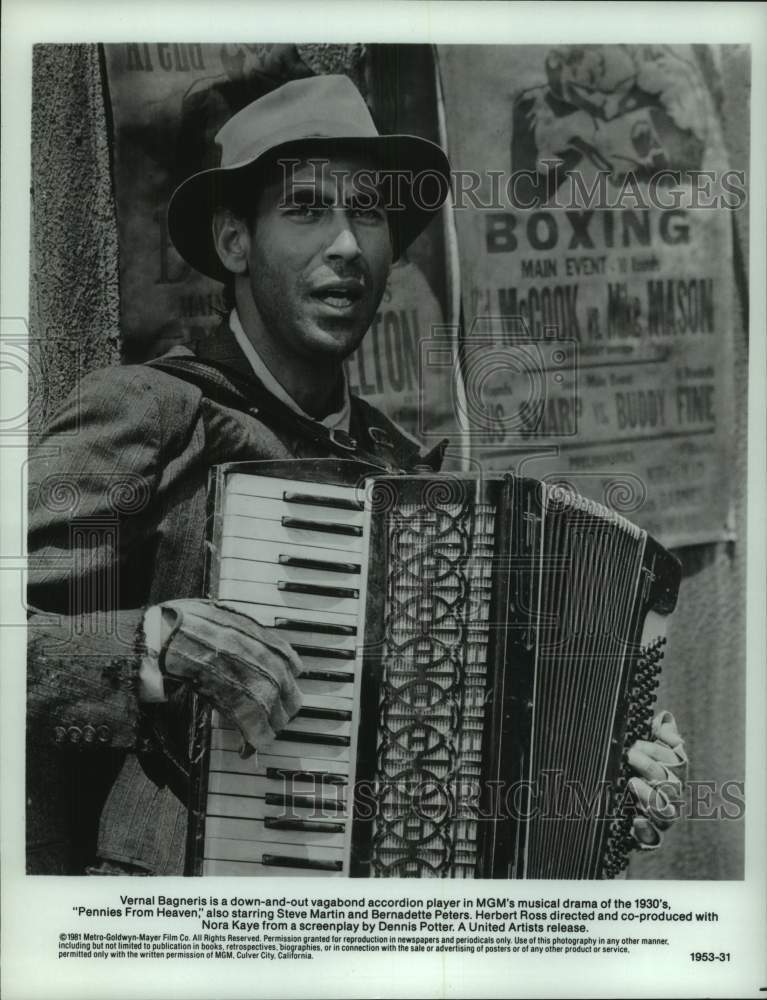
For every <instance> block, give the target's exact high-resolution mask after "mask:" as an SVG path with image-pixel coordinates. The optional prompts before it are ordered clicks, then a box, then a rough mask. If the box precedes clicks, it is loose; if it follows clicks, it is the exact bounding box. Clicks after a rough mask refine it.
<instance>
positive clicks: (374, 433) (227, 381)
mask: <svg viewBox="0 0 767 1000" xmlns="http://www.w3.org/2000/svg"><path fill="white" fill-rule="evenodd" d="M147 364H148V365H150V366H151V367H152V368H158V369H159V370H160V371H164V372H166V373H167V374H169V375H174V376H176V378H180V379H183V380H184V381H185V382H189V383H190V384H192V385H195V386H196V387H197V388H198V389H200V390H201V391H202V393H203V394H204V395H205V396H206V397H207V398H208V399H212V400H213V401H214V402H216V403H220V404H221V405H223V406H227V407H230V408H231V409H235V410H239V411H241V412H243V413H248V414H250V415H251V416H260V417H262V418H263V419H264V420H265V421H266V422H267V423H269V424H270V425H272V426H278V427H280V428H285V429H287V430H289V431H291V432H293V433H294V434H296V435H297V436H299V437H301V438H302V439H304V440H309V441H311V442H312V443H313V444H315V445H317V446H319V447H320V448H322V449H323V450H325V451H327V452H330V453H331V454H334V455H339V456H341V457H343V458H350V457H351V456H352V455H354V457H355V458H358V459H360V460H362V461H365V462H369V463H370V464H372V465H377V466H379V467H380V468H386V465H387V464H388V463H386V462H385V461H384V460H382V458H381V456H380V455H376V454H373V453H371V452H369V451H366V450H365V449H364V448H362V447H361V446H360V445H359V443H358V442H357V441H356V440H355V438H353V437H352V436H351V435H350V434H348V433H347V432H346V431H344V430H341V429H337V428H330V427H326V426H325V425H324V424H322V423H320V422H319V421H317V420H312V419H311V418H309V417H303V416H302V415H301V414H300V413H296V411H295V410H293V409H291V407H290V406H288V405H287V404H286V403H283V402H282V401H281V400H279V399H277V398H276V397H275V396H273V395H272V394H271V393H270V392H269V391H268V389H267V388H266V386H264V384H263V383H262V382H261V381H260V380H259V379H258V378H256V376H255V375H243V374H242V372H239V371H236V370H235V369H234V368H231V367H230V366H229V365H224V364H222V363H221V362H218V361H217V362H215V363H213V362H211V361H201V360H200V359H199V358H187V357H165V358H159V359H155V360H152V361H149V362H147ZM352 399H354V397H352ZM355 401H356V402H357V403H359V402H360V401H359V400H355ZM366 409H367V411H368V412H370V407H367V408H366ZM363 413H365V410H363ZM364 422H365V423H366V421H364ZM368 433H369V436H370V437H371V439H372V440H373V441H374V442H375V443H376V444H379V445H384V447H385V446H386V445H387V444H388V445H389V448H390V449H391V450H392V451H393V450H394V449H395V447H396V446H395V443H394V442H393V441H391V439H390V435H388V434H387V433H386V430H385V429H382V428H380V427H371V428H368ZM413 453H414V454H413V456H412V461H409V462H407V463H406V464H407V465H412V464H415V463H416V462H418V461H419V458H420V456H419V453H418V450H417V448H416V446H415V445H413ZM391 457H392V459H393V458H394V457H395V454H394V452H393V453H392V456H391ZM410 457H411V456H408V458H410ZM391 464H393V465H398V464H399V463H397V462H392V463H391ZM426 464H428V462H427V463H426Z"/></svg>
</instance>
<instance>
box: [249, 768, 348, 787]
mask: <svg viewBox="0 0 767 1000" xmlns="http://www.w3.org/2000/svg"><path fill="white" fill-rule="evenodd" d="M266 776H267V778H269V780H270V781H283V782H285V781H307V782H310V783H312V784H314V783H317V782H318V783H319V784H321V785H345V784H346V783H347V782H348V780H349V778H348V775H346V774H337V773H336V772H334V771H293V770H291V769H290V768H287V767H267V769H266Z"/></svg>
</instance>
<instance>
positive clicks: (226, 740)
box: [211, 715, 351, 751]
mask: <svg viewBox="0 0 767 1000" xmlns="http://www.w3.org/2000/svg"><path fill="white" fill-rule="evenodd" d="M350 731H351V722H350V721H349V720H345V721H340V720H337V719H306V718H303V717H302V716H300V715H297V716H295V717H294V718H292V719H291V720H290V722H289V723H288V724H287V726H286V727H285V729H284V730H283V731H282V733H281V734H280V735H281V736H282V735H284V734H286V733H306V734H307V735H311V734H315V735H317V736H320V737H322V736H344V737H348V736H349V733H350ZM281 742H282V741H281V739H280V740H277V741H276V743H281ZM317 742H318V743H319V742H320V741H319V740H318V741H317ZM274 745H275V744H272V746H274ZM307 745H310V744H307ZM311 745H313V743H312V744H311ZM241 746H242V736H241V735H240V733H239V730H236V729H214V730H213V731H212V732H211V747H212V748H215V749H216V750H234V751H239V749H240V747H241Z"/></svg>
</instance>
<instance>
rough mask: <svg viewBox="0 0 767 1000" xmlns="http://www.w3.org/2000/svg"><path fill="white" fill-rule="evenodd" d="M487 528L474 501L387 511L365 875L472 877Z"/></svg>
mask: <svg viewBox="0 0 767 1000" xmlns="http://www.w3.org/2000/svg"><path fill="white" fill-rule="evenodd" d="M494 524H495V511H494V508H493V507H492V506H491V505H489V504H486V503H480V502H478V501H476V500H475V499H474V498H472V497H466V498H463V499H461V500H459V501H458V502H455V503H446V504H442V505H437V504H435V505H431V504H430V503H428V498H427V499H426V501H425V502H424V503H423V504H416V503H404V502H399V501H398V502H397V503H396V505H395V506H394V508H393V509H392V510H390V511H389V512H388V513H387V526H386V530H387V534H388V543H389V544H388V552H389V559H388V565H387V570H386V594H385V621H386V629H385V633H386V638H385V649H384V655H383V676H382V684H381V691H380V698H379V724H378V726H379V728H378V745H377V774H376V780H375V783H374V797H375V800H376V802H375V804H376V816H375V820H374V829H373V844H372V848H373V850H372V855H373V868H372V872H371V874H372V875H374V876H377V877H410V878H413V877H416V878H423V877H429V876H434V877H451V878H471V877H473V875H474V867H475V863H476V840H477V821H476V819H472V818H471V816H470V815H468V810H464V809H462V808H461V802H462V799H463V798H464V797H466V796H467V795H469V794H470V790H471V789H472V788H477V787H478V785H479V780H480V772H481V763H482V736H483V724H484V700H485V683H486V664H487V653H488V639H489V615H490V597H491V585H492V559H493V533H494ZM464 814H466V815H464Z"/></svg>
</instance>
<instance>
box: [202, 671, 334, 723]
mask: <svg viewBox="0 0 767 1000" xmlns="http://www.w3.org/2000/svg"><path fill="white" fill-rule="evenodd" d="M297 680H298V686H299V688H302V683H303V678H302V677H299V678H297ZM350 701H351V698H339V697H337V696H331V695H320V694H309V695H307V697H306V698H304V703H303V705H302V706H301V707H302V708H330V709H336V710H337V711H339V712H350V711H351V710H352V706H351V705H350ZM213 728H216V729H232V730H236V729H237V727H236V726H235V725H234V723H233V722H230V721H229V719H226V718H224V716H222V715H218V714H217V718H216V723H215V726H214V727H213Z"/></svg>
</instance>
